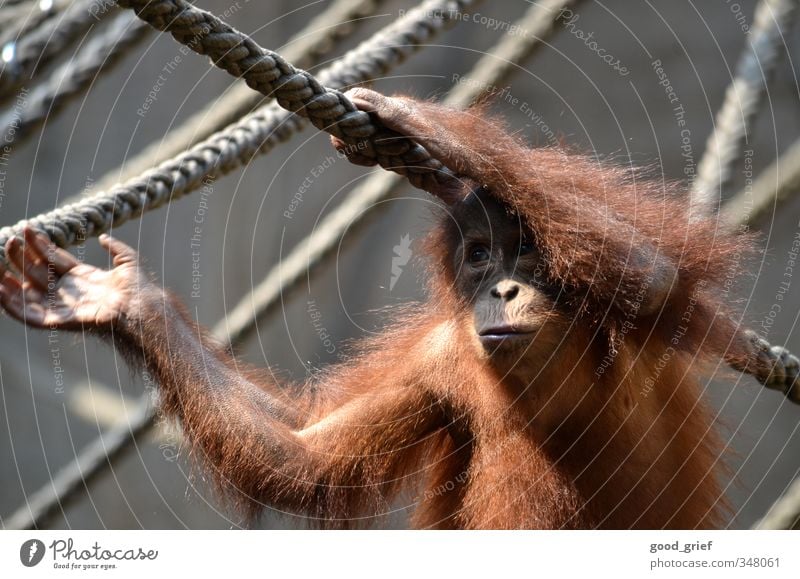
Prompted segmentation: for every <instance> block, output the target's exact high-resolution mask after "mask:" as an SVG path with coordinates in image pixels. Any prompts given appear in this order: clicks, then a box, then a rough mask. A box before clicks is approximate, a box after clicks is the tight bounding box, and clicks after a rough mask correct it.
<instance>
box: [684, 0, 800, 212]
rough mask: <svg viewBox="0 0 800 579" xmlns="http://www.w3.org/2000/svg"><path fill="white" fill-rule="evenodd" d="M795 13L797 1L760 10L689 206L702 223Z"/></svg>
mask: <svg viewBox="0 0 800 579" xmlns="http://www.w3.org/2000/svg"><path fill="white" fill-rule="evenodd" d="M796 8H797V0H761V2H759V4H758V6H757V7H756V12H755V17H754V23H753V27H752V29H751V33H750V34H749V35H748V36H747V39H746V47H745V49H744V51H743V52H742V55H741V56H740V57H739V62H738V63H737V65H736V76H735V78H734V80H733V82H732V83H731V84H730V86H728V90H727V91H726V93H725V100H724V102H723V104H722V107H721V108H720V110H719V112H718V113H717V116H716V118H715V119H714V131H713V132H712V134H711V136H709V138H708V142H707V143H706V150H705V153H704V154H703V157H702V159H701V160H700V163H699V165H698V167H697V176H696V177H695V179H694V181H693V183H692V186H691V198H690V204H691V208H692V212H693V214H694V215H696V216H698V217H699V216H702V215H708V213H709V212H712V211H716V209H717V208H718V207H719V203H720V199H721V193H722V190H723V188H724V187H725V185H726V184H727V183H728V181H729V180H730V178H731V175H732V173H733V164H734V162H735V161H736V160H737V159H738V158H739V156H740V155H741V151H742V144H743V143H744V142H745V140H746V139H747V138H748V135H749V132H750V125H751V123H752V120H753V118H754V117H755V115H756V113H757V112H758V108H759V105H760V103H761V100H762V97H763V96H764V93H765V92H766V88H767V82H768V79H769V77H770V76H771V74H772V71H773V70H774V68H775V65H776V64H777V62H778V57H779V55H781V54H782V53H783V49H784V47H785V44H786V43H785V39H784V36H783V35H784V34H785V33H787V32H789V31H790V30H791V26H792V22H793V20H794V16H795V15H796V12H797V10H796Z"/></svg>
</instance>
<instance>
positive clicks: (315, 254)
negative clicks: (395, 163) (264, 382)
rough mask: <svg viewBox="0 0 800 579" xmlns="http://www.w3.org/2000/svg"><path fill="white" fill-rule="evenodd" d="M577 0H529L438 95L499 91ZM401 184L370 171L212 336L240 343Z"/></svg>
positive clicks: (450, 100) (458, 103) (450, 99)
mask: <svg viewBox="0 0 800 579" xmlns="http://www.w3.org/2000/svg"><path fill="white" fill-rule="evenodd" d="M577 1H580V0H542V1H540V2H538V3H536V4H533V5H532V6H531V7H530V8H529V9H528V10H527V11H526V13H525V15H524V16H523V17H522V18H520V19H519V20H518V21H517V22H515V23H514V27H515V30H520V31H521V32H520V33H519V34H506V35H504V36H503V37H502V39H501V40H500V41H499V42H498V43H497V44H496V45H495V46H494V47H492V48H491V49H490V50H489V52H488V53H487V54H485V55H484V56H482V57H481V58H480V59H479V60H478V61H477V62H476V63H475V65H474V66H473V68H472V70H471V71H470V72H469V75H468V76H467V77H466V78H464V79H461V80H462V81H463V82H459V83H458V84H456V85H455V86H454V87H453V88H452V90H451V91H450V93H449V94H448V96H447V97H446V98H445V100H444V104H446V105H448V106H451V107H454V108H466V107H467V106H469V105H470V104H472V103H473V102H474V101H475V100H476V99H478V98H479V97H480V96H481V95H483V94H484V93H486V92H491V91H495V92H496V91H499V90H501V87H500V86H499V85H500V84H501V83H503V82H504V81H505V80H506V78H507V77H508V76H510V75H511V73H513V72H514V71H515V70H517V69H518V68H519V67H520V65H521V63H523V62H524V61H525V60H526V59H527V58H530V56H531V55H532V54H533V53H534V51H535V50H536V49H537V48H539V47H541V46H542V43H543V41H545V40H547V39H548V38H549V37H550V36H551V35H552V34H553V32H554V29H555V24H556V18H557V17H558V15H559V13H560V12H561V10H562V9H563V8H566V7H567V6H569V5H571V4H574V3H576V2H577ZM404 183H405V181H404V180H403V179H401V178H400V177H399V176H398V175H396V174H394V173H389V172H384V171H380V172H377V173H373V174H372V175H371V176H370V177H369V178H368V179H366V180H365V181H364V182H363V183H362V184H361V185H359V186H358V187H356V188H355V189H353V191H351V192H350V194H349V195H348V196H347V198H346V199H345V200H344V201H343V202H341V203H340V204H339V205H338V206H337V207H336V208H335V209H334V210H333V211H331V212H330V213H329V214H328V215H326V216H325V218H324V219H323V220H322V221H321V222H320V224H319V226H318V227H317V228H316V229H315V231H314V232H313V233H312V234H310V235H309V236H308V237H306V238H305V239H303V240H302V241H301V242H300V243H298V244H297V246H295V247H294V248H293V249H292V250H291V251H290V252H289V253H288V254H287V255H286V257H284V258H282V259H281V262H280V264H279V265H276V266H275V267H273V268H272V269H271V270H270V271H269V272H268V273H267V275H266V276H265V277H264V278H263V280H262V281H261V282H260V283H259V284H258V286H256V287H255V288H254V289H253V291H252V292H250V294H249V295H248V296H246V297H245V298H243V299H242V300H241V301H240V302H239V303H238V304H237V305H236V306H235V307H234V308H233V309H231V310H228V313H227V314H226V315H225V318H224V319H222V320H220V322H219V323H217V325H216V326H215V327H214V333H215V335H225V336H228V340H229V343H231V344H238V343H241V342H243V341H245V340H247V338H249V337H250V335H251V334H252V333H253V331H254V330H256V329H257V327H258V322H259V321H261V320H262V319H263V318H265V317H266V316H267V315H269V314H270V313H272V312H274V311H275V308H276V307H277V306H279V305H280V304H281V303H282V299H281V298H284V299H285V297H286V294H287V293H291V292H292V291H294V290H296V289H298V288H299V287H301V286H302V282H303V281H304V280H306V279H307V277H308V275H309V273H311V272H313V271H314V270H316V269H317V268H318V266H320V265H322V263H324V261H325V259H326V258H327V257H328V256H330V255H331V254H332V253H333V252H334V251H335V250H336V249H337V247H338V245H339V242H340V240H341V239H342V236H343V235H344V234H345V232H346V231H350V232H351V233H353V232H355V231H357V229H358V227H360V226H363V225H364V222H365V220H366V219H367V217H368V216H371V217H374V216H375V214H376V211H374V210H372V211H370V209H371V208H373V207H374V206H375V205H376V204H378V203H380V201H382V200H384V199H387V198H388V197H390V196H391V195H392V194H393V193H394V192H395V191H396V190H397V189H399V188H400V186H402V185H403V184H404Z"/></svg>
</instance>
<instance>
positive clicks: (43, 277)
mask: <svg viewBox="0 0 800 579" xmlns="http://www.w3.org/2000/svg"><path fill="white" fill-rule="evenodd" d="M6 255H7V256H8V258H9V261H10V262H11V263H12V264H13V265H14V267H15V268H16V269H17V271H19V272H20V273H21V274H22V278H23V279H24V280H25V281H28V282H30V283H31V284H33V285H35V286H36V287H38V288H39V289H41V290H46V289H47V266H46V265H45V263H44V262H42V261H41V260H40V259H39V257H38V256H37V255H36V254H35V253H34V252H33V251H31V249H30V248H26V247H25V245H24V244H23V242H22V240H21V239H20V238H19V237H12V238H11V239H9V240H8V243H7V244H6Z"/></svg>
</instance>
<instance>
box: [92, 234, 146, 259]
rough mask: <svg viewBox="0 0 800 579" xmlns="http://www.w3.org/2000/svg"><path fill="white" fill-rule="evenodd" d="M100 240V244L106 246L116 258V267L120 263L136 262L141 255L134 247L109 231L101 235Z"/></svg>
mask: <svg viewBox="0 0 800 579" xmlns="http://www.w3.org/2000/svg"><path fill="white" fill-rule="evenodd" d="M99 241H100V245H102V246H103V248H105V250H106V251H108V253H110V254H111V257H113V258H114V266H115V267H116V266H118V265H123V264H126V263H136V262H137V261H139V256H138V255H137V253H136V251H135V250H134V249H133V248H132V247H130V246H129V245H127V244H125V243H123V242H121V241H120V240H119V239H115V238H113V237H111V236H110V235H108V234H107V233H103V234H102V235H101V236H100V237H99Z"/></svg>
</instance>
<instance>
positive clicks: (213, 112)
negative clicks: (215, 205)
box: [71, 0, 383, 201]
mask: <svg viewBox="0 0 800 579" xmlns="http://www.w3.org/2000/svg"><path fill="white" fill-rule="evenodd" d="M381 2H383V0H335V1H334V2H332V3H331V4H330V5H329V6H328V7H327V8H325V10H323V11H322V12H320V13H319V14H318V15H317V16H316V17H314V18H313V19H312V20H311V21H310V22H309V23H308V25H307V26H305V27H304V28H303V29H302V30H300V32H298V33H297V34H295V35H294V36H292V38H291V39H289V41H288V42H287V43H286V47H285V48H284V49H283V51H282V52H283V54H284V56H285V57H286V60H288V61H290V62H293V63H295V65H296V66H297V67H299V68H310V67H313V66H315V65H317V64H319V62H320V60H321V59H322V58H323V57H324V56H325V55H326V54H328V52H330V51H331V50H332V49H333V46H334V44H335V43H336V42H338V41H339V40H340V39H343V38H346V37H348V36H349V35H350V34H352V33H353V32H354V31H355V30H356V28H357V27H358V25H360V24H361V23H362V22H364V21H365V20H366V18H367V17H369V16H370V15H372V14H374V12H375V10H376V8H377V7H378V5H379V4H381ZM267 102H268V99H267V98H266V97H265V96H264V95H262V94H261V93H257V92H254V91H253V90H252V89H251V88H250V87H248V86H247V84H245V83H244V82H243V81H239V82H237V83H236V84H234V86H233V87H231V89H230V90H229V91H227V92H226V93H225V95H224V98H222V99H215V100H213V101H212V102H210V103H209V104H208V105H206V106H205V107H204V108H203V109H201V110H199V111H197V112H195V113H194V114H192V115H191V116H190V117H188V118H187V119H185V120H184V121H182V122H181V124H180V126H178V127H176V128H173V129H171V130H170V131H169V133H168V134H167V135H165V136H164V139H162V140H160V141H156V142H153V143H151V144H150V145H148V146H147V147H145V148H144V149H143V150H142V151H140V152H139V153H137V154H136V155H135V156H134V157H133V158H131V159H126V160H125V163H124V165H123V166H122V167H120V168H118V169H115V170H113V171H109V172H108V173H107V174H106V175H104V176H102V177H101V178H100V179H98V181H97V184H96V188H97V190H98V191H104V190H106V189H109V188H110V187H113V186H114V185H115V184H116V183H118V182H119V181H126V180H128V179H131V178H132V177H134V176H136V175H140V174H142V173H144V172H145V171H147V170H148V169H150V168H151V167H153V166H154V165H157V164H160V163H162V162H164V161H165V160H166V159H169V158H170V157H174V156H176V155H178V154H179V153H181V152H182V151H185V150H186V149H188V148H190V147H192V146H194V145H196V144H197V143H199V142H201V141H203V140H205V139H207V138H209V137H210V136H211V135H213V134H214V133H216V132H217V131H220V130H221V129H224V128H225V127H227V126H228V125H231V124H233V123H235V122H237V121H238V120H239V119H241V118H242V117H243V116H245V115H247V114H248V113H250V112H252V111H253V110H254V109H255V108H257V107H258V106H260V105H263V104H265V103H267ZM276 110H277V109H276ZM156 160H157V161H156ZM120 176H122V178H120ZM75 200H77V199H73V200H71V201H75Z"/></svg>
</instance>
